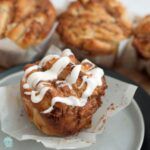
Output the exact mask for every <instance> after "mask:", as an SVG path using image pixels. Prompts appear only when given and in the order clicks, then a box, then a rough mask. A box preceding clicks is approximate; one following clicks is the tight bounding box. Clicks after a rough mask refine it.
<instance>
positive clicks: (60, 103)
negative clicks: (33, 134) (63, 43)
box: [20, 49, 107, 136]
mask: <svg viewBox="0 0 150 150" xmlns="http://www.w3.org/2000/svg"><path fill="white" fill-rule="evenodd" d="M24 70H25V73H24V76H23V78H22V80H21V84H20V89H21V95H22V100H23V103H24V106H25V110H26V112H27V114H28V116H29V118H30V120H31V121H32V122H33V123H34V124H35V125H36V126H37V127H38V128H39V129H40V130H41V131H42V132H43V133H45V134H47V135H52V136H67V135H72V134H75V133H78V132H79V131H81V130H82V129H85V128H89V127H90V126H91V122H92V116H93V114H94V113H95V112H96V110H97V109H98V108H99V107H100V106H101V104H102V101H101V97H102V96H103V95H104V94H105V89H106V87H107V86H106V81H105V77H104V72H103V70H102V69H101V68H99V67H96V66H95V65H94V64H93V63H92V62H90V61H89V60H87V59H85V60H83V61H82V62H79V61H78V60H77V59H76V57H75V56H74V54H73V53H72V52H71V51H70V50H69V49H65V50H64V51H63V52H62V54H61V55H48V56H45V57H44V58H43V59H42V60H41V61H39V62H36V63H34V64H28V65H26V66H25V68H24Z"/></svg>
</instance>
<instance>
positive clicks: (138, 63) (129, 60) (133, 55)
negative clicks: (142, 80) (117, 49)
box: [118, 38, 150, 75]
mask: <svg viewBox="0 0 150 150" xmlns="http://www.w3.org/2000/svg"><path fill="white" fill-rule="evenodd" d="M132 42H133V38H131V39H130V40H129V42H128V44H127V45H126V48H125V51H124V52H123V53H122V55H121V56H120V58H119V59H118V62H120V63H121V65H122V66H123V67H125V68H130V69H138V70H140V71H143V70H145V71H146V72H147V73H148V75H150V59H149V60H146V59H144V58H141V57H140V56H138V54H137V50H136V49H135V48H134V47H133V46H132Z"/></svg>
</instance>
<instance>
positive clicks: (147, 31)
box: [133, 15, 150, 59]
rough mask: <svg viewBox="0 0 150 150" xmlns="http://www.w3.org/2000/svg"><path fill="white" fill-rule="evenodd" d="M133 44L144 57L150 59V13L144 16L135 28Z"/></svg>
mask: <svg viewBox="0 0 150 150" xmlns="http://www.w3.org/2000/svg"><path fill="white" fill-rule="evenodd" d="M133 46H134V47H135V49H136V50H137V52H138V53H139V55H140V56H141V57H142V58H144V59H150V15H148V16H146V17H144V18H143V19H142V20H141V21H140V22H139V24H138V25H137V27H136V28H135V29H134V38H133Z"/></svg>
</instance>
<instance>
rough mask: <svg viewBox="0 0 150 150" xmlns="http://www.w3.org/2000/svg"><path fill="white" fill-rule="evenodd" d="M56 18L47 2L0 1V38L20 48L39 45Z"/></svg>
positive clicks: (32, 0) (39, 0)
mask: <svg viewBox="0 0 150 150" xmlns="http://www.w3.org/2000/svg"><path fill="white" fill-rule="evenodd" d="M55 17H56V13H55V9H54V7H53V6H52V4H51V2H50V1H49V0H30V1H28V0H0V20H1V21H0V38H5V37H7V38H9V39H11V40H12V41H14V42H15V43H17V44H18V45H19V46H21V47H22V48H28V47H31V46H34V45H37V44H39V43H41V42H42V41H43V40H44V39H45V38H46V37H47V35H48V34H49V32H50V30H51V27H52V25H53V23H54V20H55Z"/></svg>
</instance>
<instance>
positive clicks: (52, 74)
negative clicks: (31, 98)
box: [27, 57, 70, 88]
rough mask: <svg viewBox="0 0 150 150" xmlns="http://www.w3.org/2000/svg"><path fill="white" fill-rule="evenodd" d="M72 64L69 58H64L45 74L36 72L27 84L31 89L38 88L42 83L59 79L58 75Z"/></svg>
mask: <svg viewBox="0 0 150 150" xmlns="http://www.w3.org/2000/svg"><path fill="white" fill-rule="evenodd" d="M69 63H70V59H69V57H62V58H60V59H59V60H58V61H56V63H54V65H53V66H52V67H51V68H50V69H49V70H47V71H45V72H34V73H32V74H31V75H30V76H29V77H28V78H27V83H29V85H30V86H31V87H34V88H35V87H36V85H37V84H38V83H39V82H40V81H48V80H55V79H57V77H58V75H59V74H60V73H61V72H62V71H63V70H64V68H66V66H67V65H68V64H69Z"/></svg>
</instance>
